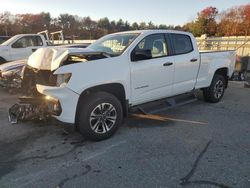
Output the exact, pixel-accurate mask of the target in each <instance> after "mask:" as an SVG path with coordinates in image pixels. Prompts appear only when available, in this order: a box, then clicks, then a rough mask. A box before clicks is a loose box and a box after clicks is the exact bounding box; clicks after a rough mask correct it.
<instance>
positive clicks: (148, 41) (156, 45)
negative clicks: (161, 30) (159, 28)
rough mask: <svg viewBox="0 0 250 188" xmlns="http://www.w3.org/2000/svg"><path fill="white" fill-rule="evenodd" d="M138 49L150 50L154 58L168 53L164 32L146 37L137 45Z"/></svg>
mask: <svg viewBox="0 0 250 188" xmlns="http://www.w3.org/2000/svg"><path fill="white" fill-rule="evenodd" d="M136 49H138V50H150V51H151V54H152V58H157V57H164V56H167V55H168V52H167V44H166V41H165V37H164V35H163V34H154V35H150V36H147V37H145V38H144V39H143V40H142V41H141V42H140V43H139V44H138V45H137V46H136Z"/></svg>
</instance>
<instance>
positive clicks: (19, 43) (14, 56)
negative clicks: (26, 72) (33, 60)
mask: <svg viewBox="0 0 250 188" xmlns="http://www.w3.org/2000/svg"><path fill="white" fill-rule="evenodd" d="M47 45H48V44H47V41H46V40H45V38H44V36H43V35H40V34H20V35H15V36H13V37H11V38H10V39H8V40H7V41H5V42H4V43H2V44H1V45H0V64H2V63H5V62H8V61H14V60H20V59H26V58H28V57H29V56H30V55H31V54H32V53H33V52H35V51H36V50H37V49H38V48H41V47H45V46H47Z"/></svg>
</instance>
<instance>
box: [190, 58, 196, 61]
mask: <svg viewBox="0 0 250 188" xmlns="http://www.w3.org/2000/svg"><path fill="white" fill-rule="evenodd" d="M196 61H198V59H195V58H193V59H191V60H190V62H196Z"/></svg>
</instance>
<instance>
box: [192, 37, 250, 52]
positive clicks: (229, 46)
mask: <svg viewBox="0 0 250 188" xmlns="http://www.w3.org/2000/svg"><path fill="white" fill-rule="evenodd" d="M196 40H197V44H198V47H199V50H201V51H207V50H215V51H220V50H236V51H237V55H239V56H249V55H250V36H232V37H208V38H205V37H199V38H196Z"/></svg>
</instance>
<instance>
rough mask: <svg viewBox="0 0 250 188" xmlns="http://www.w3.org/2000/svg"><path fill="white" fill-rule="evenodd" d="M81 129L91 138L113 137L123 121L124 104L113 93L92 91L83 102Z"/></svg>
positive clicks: (80, 119)
mask: <svg viewBox="0 0 250 188" xmlns="http://www.w3.org/2000/svg"><path fill="white" fill-rule="evenodd" d="M81 105H82V106H81V108H80V109H81V111H80V117H79V129H80V132H81V134H82V135H83V136H84V137H86V138H87V139H89V140H93V141H100V140H104V139H107V138H109V137H111V136H112V135H113V134H114V133H115V132H116V130H117V129H118V127H119V126H120V125H121V123H122V118H123V116H122V114H123V112H122V106H121V103H120V101H119V100H118V99H117V98H116V97H115V96H114V95H112V94H109V93H106V92H97V93H92V94H90V95H89V96H87V97H85V98H84V99H83V101H82V104H81Z"/></svg>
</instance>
